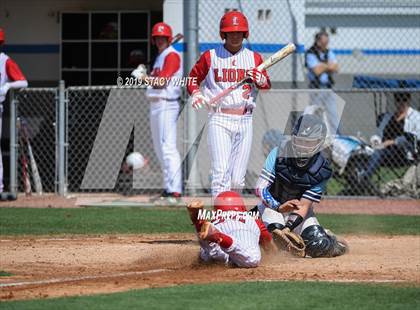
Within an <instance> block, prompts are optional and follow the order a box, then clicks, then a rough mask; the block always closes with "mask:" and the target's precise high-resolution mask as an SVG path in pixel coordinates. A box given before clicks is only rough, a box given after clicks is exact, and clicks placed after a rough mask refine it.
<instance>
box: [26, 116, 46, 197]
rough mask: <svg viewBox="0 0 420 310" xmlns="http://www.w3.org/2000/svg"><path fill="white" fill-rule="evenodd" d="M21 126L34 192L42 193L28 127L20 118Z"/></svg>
mask: <svg viewBox="0 0 420 310" xmlns="http://www.w3.org/2000/svg"><path fill="white" fill-rule="evenodd" d="M21 126H22V132H23V137H24V139H25V141H26V144H27V146H28V155H29V164H30V165H31V170H32V177H33V179H34V186H35V192H36V193H37V194H42V182H41V177H40V175H39V170H38V165H37V164H36V161H35V157H34V153H33V151H32V145H31V141H30V139H29V133H28V127H27V124H26V122H25V121H24V120H22V124H21Z"/></svg>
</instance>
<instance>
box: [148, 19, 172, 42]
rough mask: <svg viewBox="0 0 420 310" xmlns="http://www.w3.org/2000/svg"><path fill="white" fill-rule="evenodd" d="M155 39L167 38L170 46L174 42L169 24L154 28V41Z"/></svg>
mask: <svg viewBox="0 0 420 310" xmlns="http://www.w3.org/2000/svg"><path fill="white" fill-rule="evenodd" d="M153 37H167V38H168V42H169V44H170V43H171V41H172V29H171V26H169V25H168V24H167V23H164V22H160V23H157V24H155V25H154V26H153V28H152V39H153Z"/></svg>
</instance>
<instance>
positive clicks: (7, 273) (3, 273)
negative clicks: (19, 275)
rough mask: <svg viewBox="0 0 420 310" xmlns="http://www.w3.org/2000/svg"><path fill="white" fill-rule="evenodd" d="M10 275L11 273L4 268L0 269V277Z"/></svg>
mask: <svg viewBox="0 0 420 310" xmlns="http://www.w3.org/2000/svg"><path fill="white" fill-rule="evenodd" d="M10 276H13V274H11V273H10V272H7V271H4V270H0V277H10Z"/></svg>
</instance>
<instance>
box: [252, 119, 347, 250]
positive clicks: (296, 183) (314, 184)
mask: <svg viewBox="0 0 420 310" xmlns="http://www.w3.org/2000/svg"><path fill="white" fill-rule="evenodd" d="M326 133H327V128H326V126H325V124H324V123H323V122H322V121H321V120H320V119H318V118H317V117H316V116H313V115H303V116H301V117H300V118H299V119H298V121H297V122H296V124H295V126H294V128H293V133H292V139H291V140H289V141H285V142H284V143H283V144H282V145H280V146H279V147H275V148H274V149H273V150H272V151H271V152H270V154H269V155H268V157H267V159H266V162H265V165H264V168H263V169H262V172H261V175H260V177H259V179H258V181H257V188H256V194H257V196H259V197H260V198H261V203H260V204H259V205H258V210H259V212H260V214H261V215H262V220H263V221H264V224H265V225H267V228H268V230H269V231H271V232H273V231H275V230H280V231H281V230H283V229H286V230H288V231H291V232H295V233H296V234H298V235H300V236H301V237H302V239H303V241H304V243H305V246H306V253H305V254H306V255H308V256H311V257H333V256H339V255H343V254H344V253H345V252H346V251H347V249H348V247H347V245H346V244H345V243H344V242H343V241H339V240H338V239H337V238H336V237H335V236H334V235H333V234H332V233H330V232H328V231H326V230H325V229H324V228H323V227H322V226H321V225H320V224H319V222H318V220H317V218H316V217H315V214H314V210H313V204H314V203H318V202H319V201H320V200H321V196H322V193H323V192H324V190H325V188H326V184H327V181H328V179H329V178H330V177H331V174H332V170H331V168H330V164H329V162H328V161H327V160H326V159H325V158H324V157H323V155H322V154H321V153H320V150H321V147H322V146H323V144H324V142H325V138H326ZM273 237H274V240H275V241H276V240H277V239H276V237H275V234H274V233H273Z"/></svg>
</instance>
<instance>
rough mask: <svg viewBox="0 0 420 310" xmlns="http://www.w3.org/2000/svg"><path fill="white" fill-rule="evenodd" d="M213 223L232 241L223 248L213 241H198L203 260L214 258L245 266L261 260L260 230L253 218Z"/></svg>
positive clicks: (247, 266)
mask: <svg viewBox="0 0 420 310" xmlns="http://www.w3.org/2000/svg"><path fill="white" fill-rule="evenodd" d="M213 224H214V225H215V227H216V228H217V229H218V230H219V231H220V232H222V233H224V234H226V235H228V236H230V237H231V238H232V239H233V243H232V245H231V246H230V247H229V248H227V249H225V248H222V247H220V246H219V245H218V244H216V243H213V242H206V241H200V245H201V250H200V257H201V258H202V259H203V260H204V261H210V260H215V261H220V262H224V263H232V264H234V265H236V266H238V267H245V268H249V267H257V266H258V264H259V263H260V261H261V250H260V246H259V241H260V235H261V230H260V228H259V227H258V224H257V223H256V221H255V219H253V218H251V217H247V218H237V219H226V220H222V221H220V222H218V221H216V222H214V223H213Z"/></svg>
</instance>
